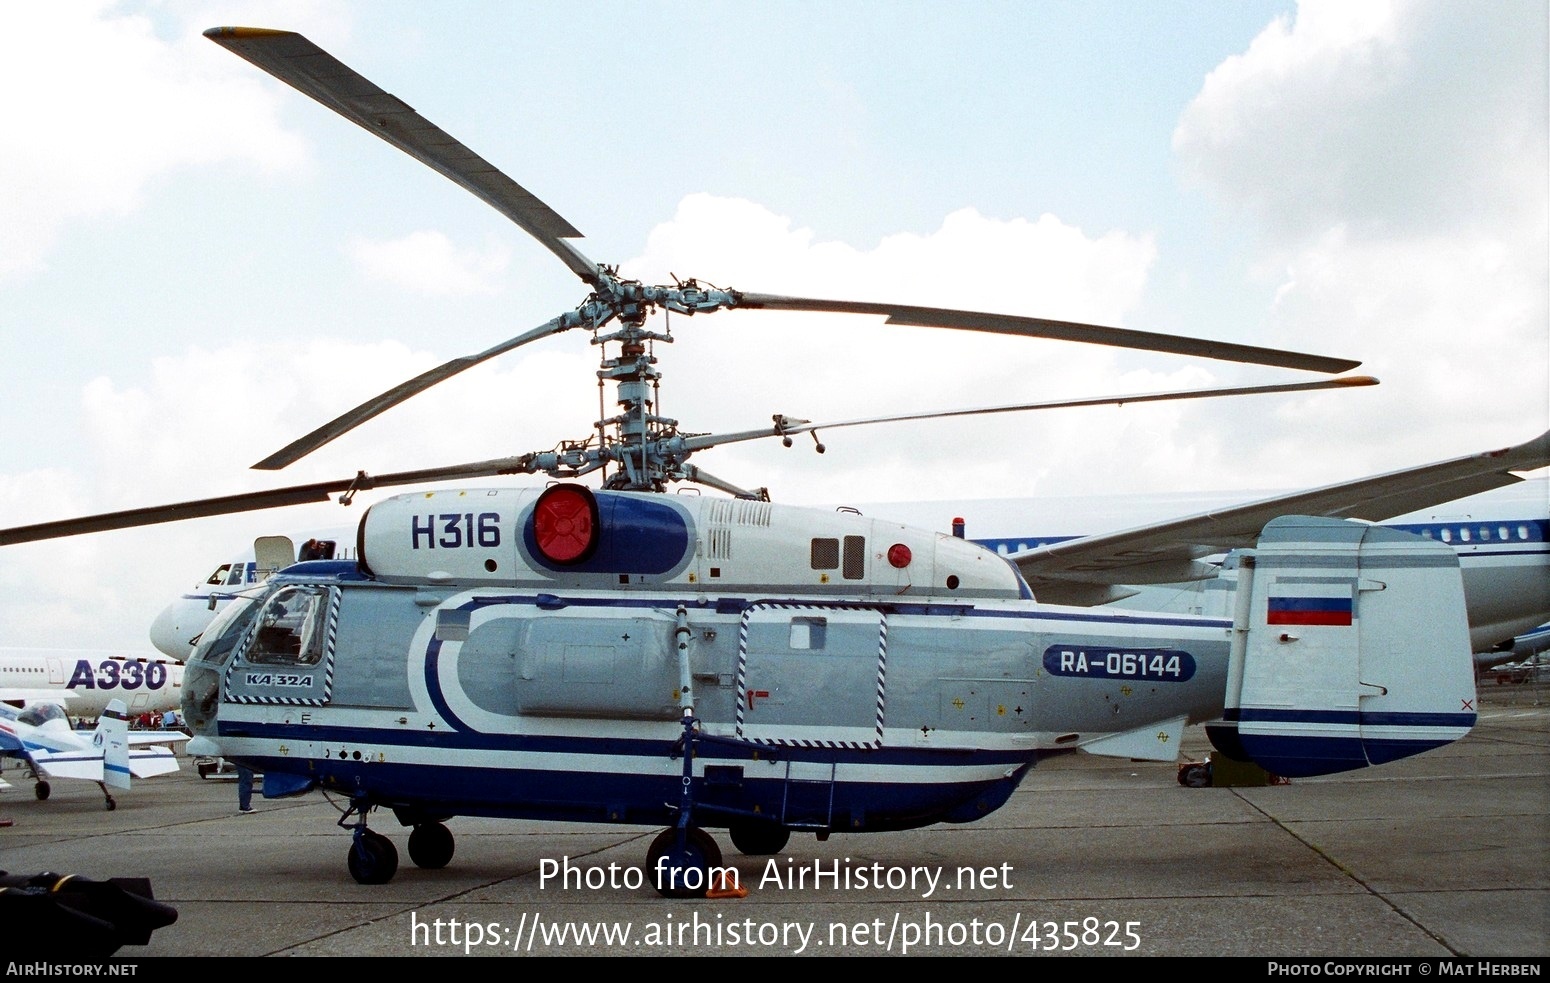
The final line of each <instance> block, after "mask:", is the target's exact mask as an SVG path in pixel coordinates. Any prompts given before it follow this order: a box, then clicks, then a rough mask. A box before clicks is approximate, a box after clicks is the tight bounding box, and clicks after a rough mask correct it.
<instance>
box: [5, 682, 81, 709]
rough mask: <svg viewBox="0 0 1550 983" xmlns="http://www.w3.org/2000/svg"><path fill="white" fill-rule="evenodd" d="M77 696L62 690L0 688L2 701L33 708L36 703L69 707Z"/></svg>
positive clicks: (16, 687) (20, 687) (24, 687)
mask: <svg viewBox="0 0 1550 983" xmlns="http://www.w3.org/2000/svg"><path fill="white" fill-rule="evenodd" d="M74 698H75V694H74V693H71V692H68V691H66V690H62V689H38V688H35V687H26V686H0V701H3V702H6V703H21V704H24V705H26V706H31V705H32V704H34V703H57V704H59V705H60V706H62V707H68V706H69V705H70V700H72V699H74Z"/></svg>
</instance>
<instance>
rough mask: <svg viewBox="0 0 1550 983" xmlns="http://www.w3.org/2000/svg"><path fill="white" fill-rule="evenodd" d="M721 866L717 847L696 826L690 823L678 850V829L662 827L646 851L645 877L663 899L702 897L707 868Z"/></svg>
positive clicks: (708, 880)
mask: <svg viewBox="0 0 1550 983" xmlns="http://www.w3.org/2000/svg"><path fill="white" fill-rule="evenodd" d="M719 866H721V847H719V846H717V845H716V841H715V840H714V839H713V838H712V837H711V835H710V834H709V833H707V832H705V831H704V830H703V829H700V828H699V827H698V826H690V827H689V828H688V829H687V830H686V831H685V835H684V846H683V849H682V850H680V849H678V830H677V829H676V828H670V829H664V830H663V831H662V832H660V833H658V834H657V838H656V839H654V840H652V841H651V848H650V849H649V850H647V851H646V876H647V877H649V878H651V881H652V883H653V884H655V885H656V888H657V893H658V894H660V895H662V896H663V897H664V898H703V897H705V892H706V891H707V890H708V889H709V888H710V869H711V868H712V867H719Z"/></svg>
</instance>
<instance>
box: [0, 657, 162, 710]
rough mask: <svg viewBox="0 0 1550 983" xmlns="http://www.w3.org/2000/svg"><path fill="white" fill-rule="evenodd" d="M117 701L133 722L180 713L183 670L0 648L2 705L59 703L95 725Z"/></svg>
mask: <svg viewBox="0 0 1550 983" xmlns="http://www.w3.org/2000/svg"><path fill="white" fill-rule="evenodd" d="M113 699H121V700H123V701H124V704H125V707H126V708H127V711H128V713H129V714H130V716H131V717H135V716H139V715H141V714H145V713H155V714H161V713H166V712H167V711H168V710H175V709H177V707H178V705H179V703H180V702H181V701H182V699H183V665H182V663H181V661H178V660H174V659H172V658H171V657H169V656H166V655H140V654H129V653H120V652H98V651H88V650H85V649H44V648H0V703H12V704H17V705H20V706H32V705H34V704H38V703H55V704H58V705H59V706H61V707H63V708H64V710H65V713H66V714H68V715H69V716H70V717H72V718H75V719H77V720H96V719H97V718H98V717H100V716H102V712H103V711H104V710H105V709H107V705H108V702H109V701H110V700H113Z"/></svg>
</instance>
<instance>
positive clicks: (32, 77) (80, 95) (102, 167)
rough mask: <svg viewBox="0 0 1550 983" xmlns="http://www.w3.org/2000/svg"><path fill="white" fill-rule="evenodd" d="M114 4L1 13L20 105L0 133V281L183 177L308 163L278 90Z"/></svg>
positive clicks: (204, 44)
mask: <svg viewBox="0 0 1550 983" xmlns="http://www.w3.org/2000/svg"><path fill="white" fill-rule="evenodd" d="M116 8H117V5H116V4H112V3H107V2H97V3H90V2H84V3H64V4H11V5H7V6H6V8H5V12H4V14H3V15H0V88H3V89H4V91H6V92H10V93H13V94H14V95H15V96H16V98H13V99H11V100H9V102H8V105H7V124H6V126H5V127H4V128H3V129H0V187H4V188H5V189H6V194H5V195H3V196H0V280H4V279H6V278H9V277H18V276H24V275H27V274H30V273H32V272H35V271H36V270H37V269H39V268H40V267H41V265H42V264H43V263H44V262H45V260H46V257H47V256H48V254H49V251H50V250H51V249H52V248H53V246H54V244H55V243H56V242H57V241H58V238H59V236H60V234H61V233H62V232H63V230H64V229H65V228H66V227H68V226H70V225H72V224H74V223H78V222H82V221H86V220H90V219H93V218H98V217H103V216H114V215H123V214H126V213H128V212H129V211H132V210H133V209H135V208H137V207H139V206H140V204H141V203H142V201H143V200H144V196H145V194H146V193H147V190H148V188H149V187H150V186H151V185H152V183H153V182H154V181H156V180H157V179H159V178H161V177H164V176H166V175H169V174H172V173H176V172H178V171H179V170H183V169H186V168H190V167H194V166H199V165H208V164H211V163H217V162H228V161H241V162H244V163H247V164H250V165H252V166H255V167H257V168H260V169H261V170H264V171H269V172H285V171H292V170H295V169H297V168H301V167H304V166H306V163H307V160H308V155H307V150H306V148H305V146H304V145H303V144H302V142H301V141H300V140H299V139H298V138H297V137H296V136H295V135H294V134H291V133H289V132H287V131H286V130H285V129H284V128H283V127H282V126H281V125H280V123H279V122H278V118H277V113H276V109H275V101H274V92H273V88H272V87H266V86H264V85H261V84H260V82H259V80H258V79H256V78H254V77H253V73H252V72H251V71H247V72H239V71H238V69H237V64H236V63H237V60H236V59H233V58H230V57H229V56H227V57H226V58H224V59H222V58H220V57H217V56H219V55H221V52H220V51H219V50H218V49H216V48H215V46H214V45H212V44H210V42H209V41H207V40H205V39H204V38H203V37H201V36H199V34H198V32H197V31H196V30H193V29H191V28H176V29H174V30H173V32H172V33H173V36H172V37H170V38H169V37H164V36H162V34H160V33H158V30H159V28H161V27H162V25H158V24H156V23H154V22H153V20H152V19H151V17H150V16H148V15H145V14H121V13H118V12H117V10H116ZM206 48H208V49H209V50H208V52H207V51H205V50H204V49H206ZM82 64H88V65H92V66H93V70H92V71H91V72H82V71H80V70H79V67H78V66H80V65H82ZM105 79H106V80H110V81H111V84H103V83H104V80H105ZM23 93H25V96H23Z"/></svg>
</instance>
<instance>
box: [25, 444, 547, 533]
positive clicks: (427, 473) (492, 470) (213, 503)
mask: <svg viewBox="0 0 1550 983" xmlns="http://www.w3.org/2000/svg"><path fill="white" fill-rule="evenodd" d="M528 473H531V470H530V469H529V468H528V466H527V463H526V459H525V458H518V457H507V458H498V459H496V460H492V461H481V462H479V463H477V464H459V465H454V466H451V467H444V468H425V469H421V470H419V471H398V472H394V473H391V474H384V475H377V476H375V477H374V476H372V475H368V474H367V473H366V472H364V471H362V472H360V473H358V474H357V475H356V476H355V477H353V478H342V479H340V480H338V481H320V482H316V483H314V484H310V485H293V486H291V487H289V488H275V489H272V490H270V491H260V492H244V493H242V494H240V495H223V496H221V497H219V498H201V499H196V500H194V501H190V502H178V503H175V504H172V505H152V506H148V507H146V508H139V509H126V510H124V511H122V512H106V513H103V514H101V515H90V516H84V517H82V518H79V519H61V520H59V521H56V522H40V523H38V524H36V525H31V526H16V527H14V528H11V529H0V546H13V545H15V544H17V543H32V542H37V541H39V540H44V539H62V538H64V537H66V536H80V535H84V534H86V533H92V532H107V531H109V530H113V529H133V528H137V527H139V526H153V525H157V524H159V523H163V522H177V521H179V520H182V519H200V518H206V517H209V516H212V515H235V514H237V513H239V512H258V511H261V510H263V509H276V508H283V507H284V506H287V505H305V504H307V503H309V502H326V501H328V499H329V498H330V497H331V496H332V495H333V494H334V493H336V492H345V493H349V494H353V493H354V492H358V491H366V490H368V489H372V488H388V487H393V486H396V485H411V484H422V483H426V482H432V481H449V480H452V479H455V478H479V477H488V476H490V475H496V474H528Z"/></svg>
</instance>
